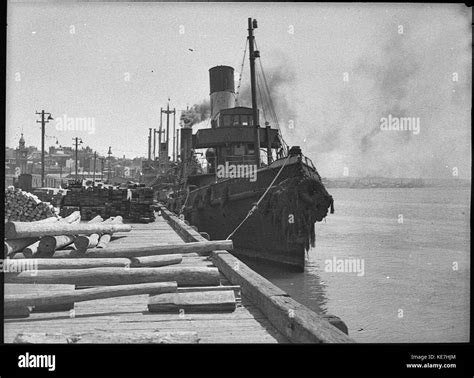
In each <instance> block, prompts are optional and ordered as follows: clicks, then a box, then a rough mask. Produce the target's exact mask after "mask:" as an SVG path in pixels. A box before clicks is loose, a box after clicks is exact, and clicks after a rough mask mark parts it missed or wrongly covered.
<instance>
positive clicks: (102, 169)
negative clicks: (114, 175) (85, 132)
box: [100, 157, 105, 183]
mask: <svg viewBox="0 0 474 378" xmlns="http://www.w3.org/2000/svg"><path fill="white" fill-rule="evenodd" d="M104 167H105V157H104V158H101V159H100V170H101V172H100V179H101V180H102V183H103V181H104Z"/></svg>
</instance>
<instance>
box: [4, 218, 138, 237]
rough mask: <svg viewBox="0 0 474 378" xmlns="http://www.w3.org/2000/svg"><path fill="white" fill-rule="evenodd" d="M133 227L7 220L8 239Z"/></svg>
mask: <svg viewBox="0 0 474 378" xmlns="http://www.w3.org/2000/svg"><path fill="white" fill-rule="evenodd" d="M131 229H132V227H131V226H130V225H126V224H113V223H105V224H103V223H92V224H90V223H77V224H68V223H64V222H55V223H37V222H7V223H6V224H5V238H6V239H20V238H29V237H42V236H47V235H51V236H57V235H78V234H88V235H90V234H94V233H106V232H107V233H114V232H129V231H131Z"/></svg>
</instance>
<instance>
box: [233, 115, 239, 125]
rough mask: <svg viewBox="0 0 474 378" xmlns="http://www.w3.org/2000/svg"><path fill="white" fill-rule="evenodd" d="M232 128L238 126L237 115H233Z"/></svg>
mask: <svg viewBox="0 0 474 378" xmlns="http://www.w3.org/2000/svg"><path fill="white" fill-rule="evenodd" d="M232 126H240V118H239V115H238V114H236V115H234V117H233V122H232Z"/></svg>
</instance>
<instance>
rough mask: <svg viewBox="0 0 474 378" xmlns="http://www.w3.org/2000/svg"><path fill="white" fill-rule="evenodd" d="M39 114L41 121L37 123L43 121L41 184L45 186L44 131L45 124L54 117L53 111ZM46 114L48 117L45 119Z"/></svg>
mask: <svg viewBox="0 0 474 378" xmlns="http://www.w3.org/2000/svg"><path fill="white" fill-rule="evenodd" d="M36 114H37V115H41V121H36V123H41V186H42V187H44V131H45V126H46V124H47V123H48V122H49V121H53V120H54V118H53V117H51V113H46V112H45V111H44V110H42V111H41V113H40V112H36ZM46 114H48V118H47V119H45V116H46Z"/></svg>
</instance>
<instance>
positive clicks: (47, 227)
mask: <svg viewBox="0 0 474 378" xmlns="http://www.w3.org/2000/svg"><path fill="white" fill-rule="evenodd" d="M80 221H81V215H80V212H79V211H76V212H74V213H72V214H71V215H69V216H68V217H66V218H53V217H51V218H47V219H43V220H41V221H36V222H7V223H5V242H4V251H5V252H4V254H5V256H10V257H13V256H15V255H16V254H20V253H21V255H22V256H20V255H17V256H16V258H19V257H26V258H30V257H35V258H38V257H43V258H44V257H52V256H53V255H54V254H56V253H60V252H61V250H64V249H65V248H69V250H70V248H71V247H75V250H73V251H72V252H73V253H79V254H82V253H84V252H85V251H86V250H87V249H88V248H92V247H97V246H98V243H99V242H100V241H101V239H102V238H103V239H102V244H101V248H104V247H106V246H107V243H108V242H109V241H110V239H111V237H112V234H113V233H114V232H117V231H125V232H128V231H130V229H131V227H130V226H128V225H124V224H123V223H122V218H121V217H115V218H110V219H107V220H105V221H104V220H103V219H102V218H101V217H100V216H97V217H95V218H93V219H91V220H90V221H89V222H88V223H82V224H81V223H80ZM70 251H71V250H70Z"/></svg>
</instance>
